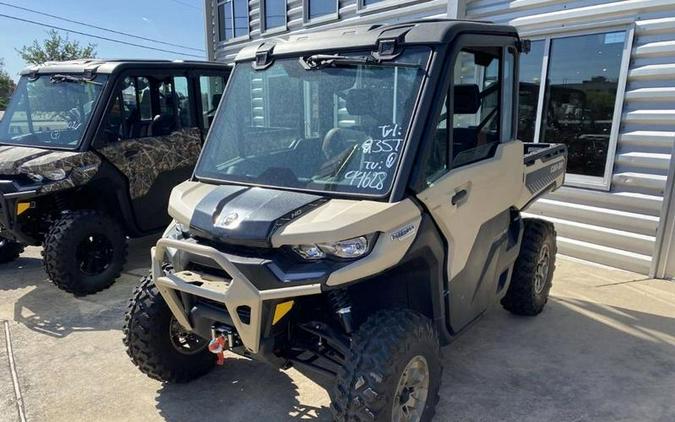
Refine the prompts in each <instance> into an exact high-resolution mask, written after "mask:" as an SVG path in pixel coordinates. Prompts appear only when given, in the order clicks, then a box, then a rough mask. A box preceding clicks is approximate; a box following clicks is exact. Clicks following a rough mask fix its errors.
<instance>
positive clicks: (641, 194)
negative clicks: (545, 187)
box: [466, 0, 675, 274]
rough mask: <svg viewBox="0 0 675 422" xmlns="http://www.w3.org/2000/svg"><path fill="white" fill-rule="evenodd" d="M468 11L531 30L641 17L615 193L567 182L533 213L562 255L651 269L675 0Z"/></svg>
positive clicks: (505, 4)
mask: <svg viewBox="0 0 675 422" xmlns="http://www.w3.org/2000/svg"><path fill="white" fill-rule="evenodd" d="M466 13H467V17H469V18H472V19H489V20H493V21H496V22H500V23H510V24H512V25H515V26H516V27H518V29H519V30H520V31H521V33H523V34H533V35H535V34H547V33H550V34H557V33H561V32H564V31H567V30H570V28H576V29H579V30H583V29H588V30H598V29H601V28H602V27H603V26H610V25H623V24H625V25H630V24H632V23H633V22H635V38H634V42H633V50H632V54H631V61H630V68H629V73H628V82H627V86H626V95H625V98H624V104H623V115H622V124H621V128H620V134H619V139H618V144H617V151H616V158H615V164H614V172H613V175H612V184H611V189H610V191H609V192H601V191H595V190H586V189H577V188H570V187H564V188H562V189H560V190H559V191H557V192H555V193H553V194H551V195H549V196H547V197H546V198H544V199H542V200H540V201H538V202H537V203H536V204H534V205H533V206H532V208H530V210H528V212H529V213H531V214H534V215H541V216H544V217H545V218H547V219H550V220H551V221H553V222H554V223H555V224H556V228H557V230H558V234H559V245H560V251H561V252H562V253H564V254H566V255H570V256H574V257H578V258H582V259H586V260H590V261H595V262H598V263H602V264H606V265H611V266H614V267H619V268H624V269H627V270H631V271H637V272H641V273H645V274H647V273H649V272H650V268H651V265H652V260H653V257H654V256H655V253H656V252H655V244H656V239H657V237H658V236H657V231H658V230H659V227H660V219H659V216H660V215H661V209H662V204H663V194H664V189H665V185H666V179H667V174H668V168H669V166H670V160H671V153H672V148H673V143H674V141H675V2H673V1H672V0H626V1H599V0H584V1H552V0H516V1H506V0H474V1H468V2H467V5H466Z"/></svg>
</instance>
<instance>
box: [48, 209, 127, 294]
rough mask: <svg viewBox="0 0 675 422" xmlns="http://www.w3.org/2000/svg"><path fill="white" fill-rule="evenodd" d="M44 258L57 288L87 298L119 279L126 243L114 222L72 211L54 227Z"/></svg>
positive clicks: (93, 213) (87, 211) (96, 215)
mask: <svg viewBox="0 0 675 422" xmlns="http://www.w3.org/2000/svg"><path fill="white" fill-rule="evenodd" d="M42 255H43V259H44V264H45V270H46V271H47V275H49V278H50V280H51V281H52V282H53V283H54V284H55V285H56V287H58V288H59V289H61V290H65V291H67V292H69V293H73V294H75V295H76V296H84V295H88V294H92V293H96V292H99V291H101V290H104V289H107V288H108V287H110V286H111V285H112V284H113V283H114V282H115V279H117V278H118V277H119V276H120V274H121V272H122V268H123V267H124V264H125V262H126V259H127V240H126V236H125V235H124V231H123V230H122V227H121V226H120V225H119V223H118V222H117V221H115V220H113V219H112V218H110V217H108V216H106V215H104V214H102V213H99V212H97V211H91V210H81V211H73V212H69V213H67V214H64V215H63V216H62V217H61V218H60V219H59V220H57V221H56V222H55V223H54V224H53V225H52V227H51V228H50V230H49V232H48V233H47V235H46V236H45V242H44V248H43V251H42Z"/></svg>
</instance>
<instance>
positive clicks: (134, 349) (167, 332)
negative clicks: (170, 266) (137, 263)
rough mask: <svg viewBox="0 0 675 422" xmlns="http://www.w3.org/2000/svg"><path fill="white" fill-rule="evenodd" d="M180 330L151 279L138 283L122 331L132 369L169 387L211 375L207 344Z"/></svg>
mask: <svg viewBox="0 0 675 422" xmlns="http://www.w3.org/2000/svg"><path fill="white" fill-rule="evenodd" d="M181 329H182V328H181V327H180V325H178V322H177V321H176V319H175V318H174V317H173V315H172V313H171V310H170V309H169V306H168V305H167V304H166V302H165V301H164V298H162V296H161V295H160V294H159V291H158V290H157V287H155V284H154V283H153V282H152V278H151V277H149V276H147V277H144V278H143V279H141V283H140V284H139V285H138V287H136V290H134V295H133V297H132V298H131V300H130V301H129V309H128V311H127V313H126V315H125V317H124V329H123V331H124V340H123V341H124V345H125V346H126V348H127V354H128V355H129V357H130V358H131V361H132V362H133V363H134V365H136V366H137V367H138V369H140V370H141V372H143V373H144V374H145V375H147V376H148V377H150V378H152V379H156V380H158V381H167V382H173V383H184V382H189V381H192V380H194V379H196V378H199V377H201V376H203V375H205V374H207V373H208V372H209V371H211V370H212V369H213V367H214V366H215V364H216V355H214V354H213V353H211V352H209V350H208V347H207V346H208V341H206V340H205V339H202V338H199V337H198V336H196V335H195V334H191V333H187V332H185V331H182V332H181ZM181 336H182V337H181Z"/></svg>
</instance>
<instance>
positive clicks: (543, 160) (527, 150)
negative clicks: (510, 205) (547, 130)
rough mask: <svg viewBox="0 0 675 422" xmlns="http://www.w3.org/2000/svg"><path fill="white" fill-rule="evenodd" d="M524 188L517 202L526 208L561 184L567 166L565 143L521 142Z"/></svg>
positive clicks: (521, 207) (522, 207) (520, 206)
mask: <svg viewBox="0 0 675 422" xmlns="http://www.w3.org/2000/svg"><path fill="white" fill-rule="evenodd" d="M523 149H524V151H523V164H524V173H525V174H524V177H525V188H524V189H523V192H522V194H521V197H520V201H519V203H518V205H519V208H520V209H521V210H523V209H525V208H527V207H528V206H529V205H530V204H531V203H532V202H534V201H535V200H536V199H537V198H539V197H540V196H541V195H543V194H545V193H546V192H549V191H551V190H555V189H557V188H559V187H560V186H562V184H563V182H564V180H565V168H566V167H567V146H566V145H565V144H543V143H534V142H529V143H523Z"/></svg>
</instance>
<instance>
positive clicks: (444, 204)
mask: <svg viewBox="0 0 675 422" xmlns="http://www.w3.org/2000/svg"><path fill="white" fill-rule="evenodd" d="M463 45H464V47H463V48H461V50H460V51H458V52H457V53H456V54H455V55H454V61H453V63H452V66H451V68H450V71H451V72H452V74H451V79H452V80H451V83H450V87H449V90H448V93H447V96H446V98H445V100H444V105H443V110H442V111H441V113H440V116H439V118H438V121H437V128H436V131H435V135H434V138H433V145H432V152H431V157H430V159H429V169H428V170H427V171H426V177H427V186H428V187H427V188H426V189H425V190H423V191H422V192H421V193H419V194H418V198H419V199H420V200H421V201H422V202H423V203H424V204H425V205H426V207H427V209H428V210H429V212H430V213H431V215H432V217H433V218H434V220H435V221H436V224H437V225H438V227H439V229H440V231H441V232H442V233H443V235H444V236H445V238H446V240H447V246H448V251H447V264H446V265H447V268H446V269H447V280H448V285H447V295H446V300H447V302H446V307H447V312H446V314H447V315H448V318H449V321H448V322H449V325H450V327H451V328H452V331H453V332H457V331H459V330H460V329H462V328H463V327H464V326H466V325H467V324H468V323H469V322H471V321H472V320H473V319H475V318H476V317H477V316H479V315H480V314H481V313H482V312H483V311H484V310H485V309H487V307H489V306H490V305H491V304H492V303H494V301H495V300H496V299H498V298H499V297H500V296H501V295H503V294H504V293H505V291H506V287H508V286H507V285H506V284H507V283H508V279H509V275H510V274H509V271H510V268H511V266H512V264H513V261H514V260H515V257H516V256H517V252H518V249H519V248H518V243H519V241H520V236H521V233H520V220H519V217H518V214H517V213H513V212H511V208H510V207H511V206H512V204H513V202H514V200H515V199H516V198H518V197H519V195H520V192H521V189H522V185H523V171H522V167H523V165H522V160H523V146H522V143H521V142H519V141H516V140H513V139H512V132H513V131H512V127H513V118H512V114H511V113H510V111H511V109H512V107H513V104H514V101H513V96H512V93H513V85H514V81H513V74H514V70H515V65H514V62H515V55H514V53H513V52H511V51H510V50H507V49H506V48H505V47H494V46H481V45H472V44H470V43H466V44H463ZM505 62H506V64H505ZM505 102H506V104H507V105H508V106H507V107H508V110H506V111H505V110H503V105H504V103H505Z"/></svg>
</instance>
